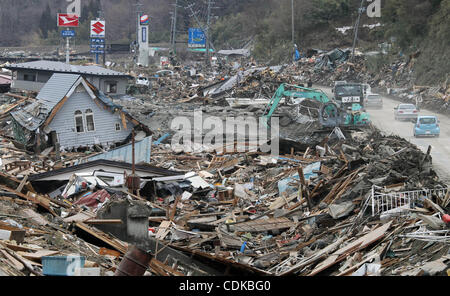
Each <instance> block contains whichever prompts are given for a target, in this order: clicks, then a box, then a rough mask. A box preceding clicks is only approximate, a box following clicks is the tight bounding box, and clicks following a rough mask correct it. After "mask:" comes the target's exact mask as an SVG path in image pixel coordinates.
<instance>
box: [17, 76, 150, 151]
mask: <svg viewBox="0 0 450 296" xmlns="http://www.w3.org/2000/svg"><path fill="white" fill-rule="evenodd" d="M11 116H12V118H13V122H12V124H13V130H14V138H15V140H16V141H17V142H18V143H19V144H20V145H23V146H24V147H26V148H27V149H28V150H35V151H39V150H42V149H45V148H47V147H52V146H54V147H55V146H59V148H60V149H73V148H79V147H89V146H94V145H101V146H104V147H109V146H112V145H115V144H116V143H123V142H126V141H127V140H129V139H130V137H131V133H132V130H135V131H142V132H145V134H146V135H150V134H151V131H150V130H149V128H148V127H147V126H145V125H143V124H142V123H140V122H138V121H137V120H136V119H134V118H133V117H132V116H131V115H130V114H128V113H127V112H126V111H124V110H123V109H122V107H121V106H119V105H116V104H114V103H113V102H112V100H111V99H110V98H109V97H107V96H106V95H105V94H104V93H103V92H101V91H99V90H98V89H97V88H96V87H95V86H93V85H92V84H91V83H89V81H87V80H86V79H85V78H84V77H82V76H80V75H76V74H60V73H57V74H53V76H52V77H51V78H50V80H49V81H48V82H47V83H46V84H45V86H44V87H43V88H42V90H41V91H40V92H39V94H38V95H37V97H36V101H35V102H34V103H32V104H30V105H28V106H26V107H23V108H22V109H20V110H18V111H15V112H11Z"/></svg>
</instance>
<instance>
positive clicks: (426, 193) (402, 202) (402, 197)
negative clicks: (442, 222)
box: [371, 186, 450, 216]
mask: <svg viewBox="0 0 450 296" xmlns="http://www.w3.org/2000/svg"><path fill="white" fill-rule="evenodd" d="M448 192H449V189H448V188H436V189H422V190H415V191H403V192H390V193H380V192H376V191H375V186H373V187H372V196H371V203H372V216H375V215H378V214H381V213H383V212H387V211H391V210H394V209H396V208H400V207H402V206H408V207H412V206H413V205H414V204H415V203H416V202H417V201H419V199H423V198H428V199H431V196H433V195H436V196H437V197H438V199H440V200H441V202H442V203H443V206H444V207H446V206H447V205H448V203H449V202H450V196H449V194H448Z"/></svg>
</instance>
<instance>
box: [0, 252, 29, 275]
mask: <svg viewBox="0 0 450 296" xmlns="http://www.w3.org/2000/svg"><path fill="white" fill-rule="evenodd" d="M0 252H1V253H2V254H3V256H4V257H5V258H6V259H8V260H9V262H11V264H12V265H13V266H14V268H16V269H17V270H19V271H22V270H24V269H25V266H24V265H23V264H22V263H20V262H19V261H18V260H16V258H14V257H13V256H11V255H9V254H8V252H6V251H5V250H1V249H0Z"/></svg>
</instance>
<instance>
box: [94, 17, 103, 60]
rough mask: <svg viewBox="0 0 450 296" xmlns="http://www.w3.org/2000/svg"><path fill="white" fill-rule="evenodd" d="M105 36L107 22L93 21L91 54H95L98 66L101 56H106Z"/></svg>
mask: <svg viewBox="0 0 450 296" xmlns="http://www.w3.org/2000/svg"><path fill="white" fill-rule="evenodd" d="M105 36H106V25H105V21H102V20H100V19H97V20H95V21H91V53H92V54H95V63H96V64H98V63H99V62H98V56H99V54H105V48H106V44H105Z"/></svg>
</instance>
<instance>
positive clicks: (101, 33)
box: [91, 21, 106, 38]
mask: <svg viewBox="0 0 450 296" xmlns="http://www.w3.org/2000/svg"><path fill="white" fill-rule="evenodd" d="M105 33H106V31H105V21H91V38H105Z"/></svg>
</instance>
